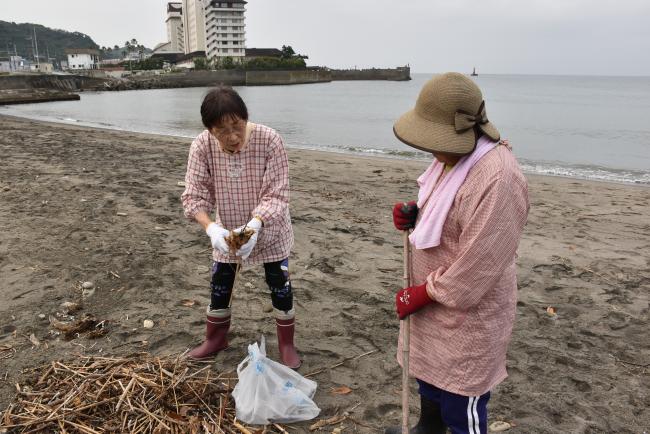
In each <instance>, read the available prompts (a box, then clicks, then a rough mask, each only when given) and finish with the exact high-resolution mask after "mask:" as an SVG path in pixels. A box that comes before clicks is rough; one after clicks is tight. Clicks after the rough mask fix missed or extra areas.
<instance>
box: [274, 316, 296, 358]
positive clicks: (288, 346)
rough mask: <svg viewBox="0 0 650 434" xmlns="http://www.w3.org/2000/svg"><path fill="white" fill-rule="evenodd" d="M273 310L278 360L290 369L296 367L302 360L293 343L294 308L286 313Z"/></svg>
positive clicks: (294, 328)
mask: <svg viewBox="0 0 650 434" xmlns="http://www.w3.org/2000/svg"><path fill="white" fill-rule="evenodd" d="M274 311H275V325H276V328H277V332H278V349H279V350H280V361H281V362H282V364H284V365H286V366H288V367H289V368H291V369H298V368H299V367H300V365H301V363H302V361H301V360H300V356H299V355H298V351H296V347H295V346H294V344H293V335H294V332H295V330H296V318H295V310H293V309H292V310H290V311H289V312H287V313H285V312H282V311H279V310H275V309H274Z"/></svg>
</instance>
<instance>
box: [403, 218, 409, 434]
mask: <svg viewBox="0 0 650 434" xmlns="http://www.w3.org/2000/svg"><path fill="white" fill-rule="evenodd" d="M409 286H411V243H410V242H409V231H408V230H406V231H404V287H405V288H407V287H409ZM410 345H411V319H410V316H407V317H406V318H405V319H404V320H402V434H408V432H409V352H410Z"/></svg>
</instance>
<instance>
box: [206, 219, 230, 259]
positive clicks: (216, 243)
mask: <svg viewBox="0 0 650 434" xmlns="http://www.w3.org/2000/svg"><path fill="white" fill-rule="evenodd" d="M205 232H206V233H207V234H208V236H209V237H210V241H211V242H212V248H214V249H217V250H218V251H220V252H221V253H223V254H224V255H227V254H228V250H229V249H228V244H227V243H226V237H227V236H228V234H229V232H228V231H227V230H226V229H224V228H223V227H221V226H219V225H218V224H216V223H214V222H212V223H210V224H209V225H208V227H207V228H206V229H205Z"/></svg>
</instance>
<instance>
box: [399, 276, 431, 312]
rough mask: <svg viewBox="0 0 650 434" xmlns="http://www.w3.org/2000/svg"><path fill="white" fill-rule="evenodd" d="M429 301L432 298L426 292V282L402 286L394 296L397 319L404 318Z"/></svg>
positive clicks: (429, 302)
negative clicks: (406, 286)
mask: <svg viewBox="0 0 650 434" xmlns="http://www.w3.org/2000/svg"><path fill="white" fill-rule="evenodd" d="M431 303H433V300H431V297H429V294H428V293H427V284H426V283H423V284H422V285H417V286H410V287H408V288H404V289H402V290H400V291H399V292H398V293H397V295H396V296H395V307H396V308H397V315H399V319H404V318H406V317H407V316H409V315H411V314H412V313H415V312H417V311H418V310H420V309H422V308H423V307H425V306H426V305H428V304H431Z"/></svg>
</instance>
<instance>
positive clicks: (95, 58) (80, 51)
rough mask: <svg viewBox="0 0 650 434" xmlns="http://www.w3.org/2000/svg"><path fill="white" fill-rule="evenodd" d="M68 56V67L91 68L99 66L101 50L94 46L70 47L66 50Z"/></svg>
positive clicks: (72, 68)
mask: <svg viewBox="0 0 650 434" xmlns="http://www.w3.org/2000/svg"><path fill="white" fill-rule="evenodd" d="M65 54H66V55H67V56H68V69H70V70H91V69H98V68H99V50H96V49H94V48H70V49H66V50H65Z"/></svg>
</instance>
